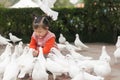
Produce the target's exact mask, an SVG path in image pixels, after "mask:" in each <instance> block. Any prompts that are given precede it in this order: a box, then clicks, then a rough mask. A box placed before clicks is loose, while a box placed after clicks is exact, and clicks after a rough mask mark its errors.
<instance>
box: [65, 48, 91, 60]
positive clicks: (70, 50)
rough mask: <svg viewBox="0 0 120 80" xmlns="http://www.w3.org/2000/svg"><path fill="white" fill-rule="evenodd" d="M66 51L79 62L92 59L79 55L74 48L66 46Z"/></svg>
mask: <svg viewBox="0 0 120 80" xmlns="http://www.w3.org/2000/svg"><path fill="white" fill-rule="evenodd" d="M66 49H67V50H68V51H69V52H70V54H71V55H72V57H73V58H74V59H76V60H77V59H79V60H89V59H92V57H87V56H83V55H81V54H80V53H77V52H76V51H75V50H74V49H73V48H71V47H69V46H66Z"/></svg>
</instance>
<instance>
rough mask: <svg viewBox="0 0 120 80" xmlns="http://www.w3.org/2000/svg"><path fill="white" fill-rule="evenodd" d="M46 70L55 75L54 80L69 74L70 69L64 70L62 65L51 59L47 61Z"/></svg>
mask: <svg viewBox="0 0 120 80" xmlns="http://www.w3.org/2000/svg"><path fill="white" fill-rule="evenodd" d="M46 60H47V61H46V68H47V70H48V71H50V72H51V73H52V74H53V78H54V79H55V78H56V76H57V75H61V74H63V73H67V72H68V69H66V68H64V67H63V66H61V65H60V64H58V63H56V62H55V61H53V60H51V59H50V58H47V59H46Z"/></svg>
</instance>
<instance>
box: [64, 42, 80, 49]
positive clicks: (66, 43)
mask: <svg viewBox="0 0 120 80" xmlns="http://www.w3.org/2000/svg"><path fill="white" fill-rule="evenodd" d="M65 46H66V47H70V48H72V49H74V50H75V51H81V50H82V49H81V48H80V47H76V46H74V45H72V44H70V43H69V42H68V41H66V42H65ZM66 47H65V48H66Z"/></svg>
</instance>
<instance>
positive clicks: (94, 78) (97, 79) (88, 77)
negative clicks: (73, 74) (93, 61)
mask: <svg viewBox="0 0 120 80" xmlns="http://www.w3.org/2000/svg"><path fill="white" fill-rule="evenodd" d="M84 78H85V80H104V77H101V76H94V75H91V74H89V73H87V72H84Z"/></svg>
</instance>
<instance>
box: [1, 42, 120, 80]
mask: <svg viewBox="0 0 120 80" xmlns="http://www.w3.org/2000/svg"><path fill="white" fill-rule="evenodd" d="M86 45H87V46H88V47H89V49H88V50H85V51H81V54H83V55H86V56H91V57H93V59H98V58H99V56H100V54H101V49H102V46H103V45H105V46H106V50H107V52H108V54H109V55H110V57H111V58H112V60H111V63H110V64H111V68H112V72H111V74H110V76H108V77H107V78H105V80H120V59H119V61H118V63H117V64H115V63H114V56H113V53H114V51H115V49H116V48H115V45H113V44H106V43H86ZM3 51H4V48H3V47H2V48H0V53H2V52H3ZM25 80H27V79H25ZM62 80H63V79H62ZM64 80H70V79H64Z"/></svg>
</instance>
